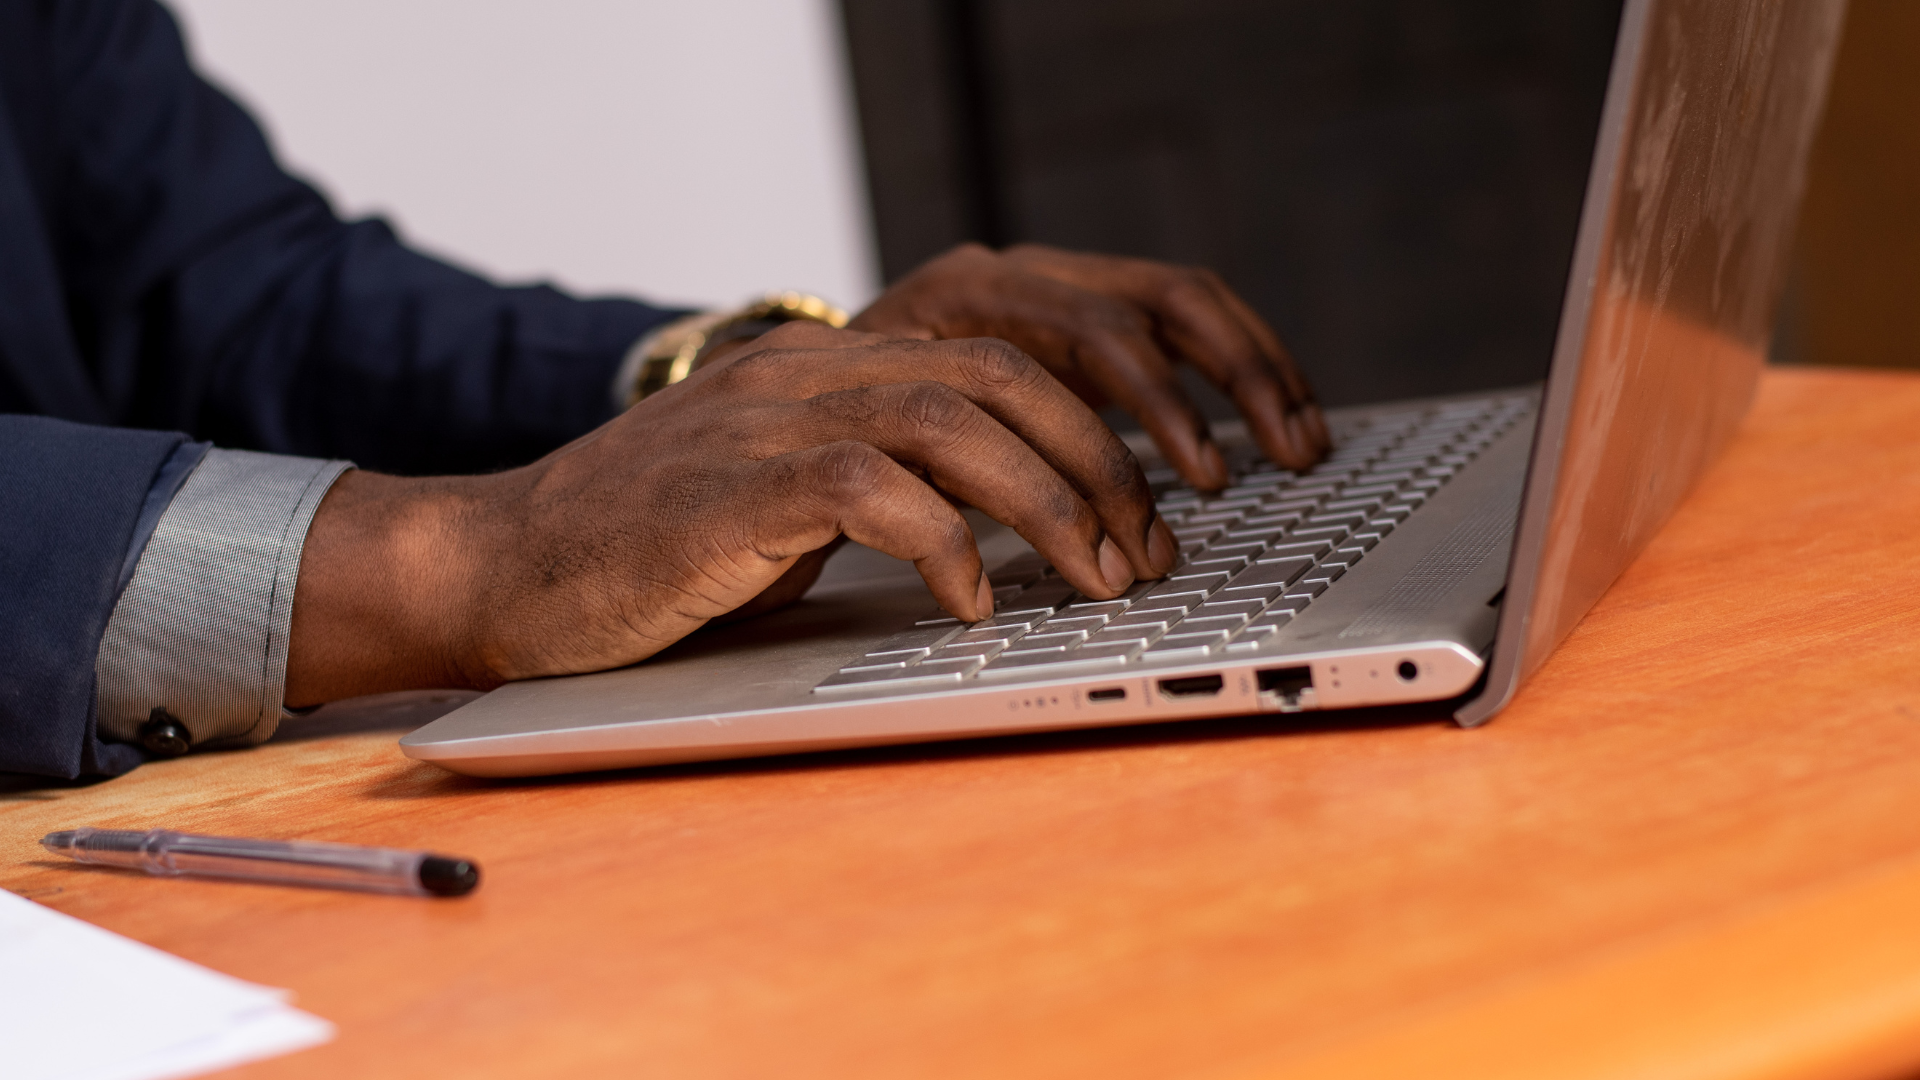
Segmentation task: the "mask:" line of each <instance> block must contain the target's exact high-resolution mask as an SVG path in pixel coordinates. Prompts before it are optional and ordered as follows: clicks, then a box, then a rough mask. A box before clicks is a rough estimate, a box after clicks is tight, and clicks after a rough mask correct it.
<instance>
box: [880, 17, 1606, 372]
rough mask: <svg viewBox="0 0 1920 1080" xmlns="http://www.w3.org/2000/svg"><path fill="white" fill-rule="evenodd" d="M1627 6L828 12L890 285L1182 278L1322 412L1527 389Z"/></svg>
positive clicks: (1541, 365) (1556, 299) (1540, 361)
mask: <svg viewBox="0 0 1920 1080" xmlns="http://www.w3.org/2000/svg"><path fill="white" fill-rule="evenodd" d="M1619 7H1620V4H1619V0H1551V2H1547V0H1472V2H1466V0H1350V2H1345V3H1340V4H1326V3H1322V2H1309V0H1264V2H1258V3H1256V2H1251V0H1187V2H1181V3H1172V2H1167V0H1020V2H1011V0H844V10H845V15H846V23H847V30H848V39H849V42H850V44H851V53H852V57H853V63H854V74H855V83H856V87H857V91H858V98H859V106H860V114H861V123H862V129H863V135H864V138H865V142H866V147H867V155H868V168H869V179H870V184H871V188H872V191H873V199H874V209H875V219H876V224H877V227H878V232H879V240H880V246H881V252H882V263H883V268H884V271H885V273H886V275H887V277H888V278H889V279H891V278H893V277H897V276H898V275H900V274H901V273H904V272H905V271H907V270H908V269H911V268H912V267H913V266H915V265H917V264H918V263H919V262H921V261H923V260H924V259H926V258H928V257H930V256H932V255H934V254H937V253H938V252H940V251H941V250H944V249H945V248H946V247H948V246H951V245H952V244H954V243H957V242H959V241H961V240H967V239H977V240H982V241H985V242H988V243H992V244H996V245H998V244H1006V243H1013V242H1018V241H1040V242H1045V243H1052V244H1060V245H1063V246H1068V247H1075V248H1084V249H1090V250H1099V251H1111V252H1117V253H1123V254H1132V255H1143V256H1150V257H1154V258H1161V259H1169V260H1173V261H1177V262H1187V263H1201V264H1205V265H1209V266H1212V267H1214V268H1216V269H1218V270H1219V271H1220V272H1221V273H1222V274H1224V275H1225V276H1226V278H1227V280H1228V281H1229V282H1230V283H1232V284H1233V285H1234V287H1235V288H1237V289H1238V290H1240V292H1241V293H1242V294H1243V295H1245V296H1246V297H1247V298H1248V300H1249V301H1251V302H1252V303H1253V305H1254V306H1255V307H1256V308H1257V309H1258V310H1260V311H1261V313H1262V314H1264V315H1265V316H1266V317H1267V318H1268V319H1269V320H1271V321H1272V322H1273V323H1274V325H1275V326H1276V327H1277V328H1278V329H1279V330H1280V332H1281V334H1282V336H1284V337H1285V338H1286V339H1287V341H1288V342H1289V344H1290V345H1291V346H1292V347H1293V349H1294V351H1295V353H1296V354H1297V355H1298V357H1299V359H1300V361H1301V363H1302V364H1303V366H1305V367H1306V369H1307V371H1308V374H1309V375H1310V377H1311V378H1312V379H1313V380H1314V383H1315V385H1316V386H1317V387H1318V389H1319V391H1320V394H1321V397H1322V399H1323V400H1325V401H1327V402H1329V403H1331V404H1348V403H1355V402H1362V401H1374V400H1382V399H1388V398H1396V397H1407V396H1414V395H1419V394H1428V393H1437V392H1445V391H1454V390H1467V389H1476V388H1483V387H1492V386H1503V385H1511V384H1514V383H1520V382H1527V381H1531V380H1534V379H1538V378H1540V377H1541V376H1542V375H1543V374H1544V373H1545V370H1546V363H1547V359H1548V356H1549V353H1550V351H1551V348H1552V339H1553V333H1554V328H1555V323H1556V321H1557V318H1558V315H1559V307H1560V302H1561V299H1562V296H1563V293H1564V289H1565V284H1566V282H1565V271H1566V267H1567V263H1568V261H1569V258H1570V256H1571V251H1572V242H1573V234H1574V230H1575V225H1576V219H1577V217H1578V213H1579V207H1580V200H1581V196H1582V194H1583V191H1584V187H1585V181H1586V175H1587V169H1588V165H1589V151H1590V149H1591V147H1592V142H1593V137H1594V132H1595V128H1596V125H1597V122H1598V117H1599V109H1600V103H1601V97H1602V95H1603V93H1604V90H1605V82H1606V72H1607V66H1608V63H1609V61H1610V58H1611V55H1612V48H1613V42H1614V33H1615V28H1616V23H1617V19H1618V15H1619Z"/></svg>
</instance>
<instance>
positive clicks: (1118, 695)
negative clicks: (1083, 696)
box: [1087, 686, 1127, 701]
mask: <svg viewBox="0 0 1920 1080" xmlns="http://www.w3.org/2000/svg"><path fill="white" fill-rule="evenodd" d="M1087 700H1088V701H1125V700H1127V688H1126V687H1124V686H1106V687H1102V688H1100V689H1098V690H1089V691H1087Z"/></svg>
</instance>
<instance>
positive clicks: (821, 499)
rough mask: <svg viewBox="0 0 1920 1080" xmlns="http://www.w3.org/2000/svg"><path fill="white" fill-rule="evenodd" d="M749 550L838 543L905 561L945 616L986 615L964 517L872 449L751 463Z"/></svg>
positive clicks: (788, 554) (852, 447)
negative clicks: (755, 493)
mask: <svg viewBox="0 0 1920 1080" xmlns="http://www.w3.org/2000/svg"><path fill="white" fill-rule="evenodd" d="M757 472H758V474H759V483H758V489H759V498H758V500H757V505H758V506H759V510H758V512H757V513H756V515H755V518H754V521H753V525H752V529H753V543H754V544H755V547H756V548H757V549H758V550H759V552H760V554H761V556H762V557H764V558H767V559H770V560H773V561H776V562H778V561H783V560H786V559H791V558H794V557H796V556H799V555H802V554H804V553H806V552H809V551H813V550H816V549H818V548H821V547H824V546H825V545H827V544H828V543H831V542H832V541H833V539H834V538H835V537H838V536H846V537H847V538H849V539H851V540H854V541H857V542H859V543H862V544H865V545H867V546H868V547H870V548H873V549H874V550H876V551H883V552H885V553H887V554H888V555H892V556H893V557H894V558H897V559H907V560H910V561H911V562H912V563H913V565H914V567H915V568H916V569H918V570H919V571H920V576H921V578H923V579H924V580H925V581H926V583H927V587H928V588H929V589H931V590H932V591H933V596H934V599H935V600H937V601H939V603H940V606H941V607H943V608H945V609H946V610H947V611H948V612H949V613H951V614H952V615H953V616H954V617H955V618H957V619H961V620H963V621H966V622H977V621H979V620H981V619H984V618H987V617H988V616H990V615H992V614H993V586H992V584H991V583H990V582H989V581H988V580H987V575H986V573H985V572H984V571H983V570H982V569H981V565H980V552H979V549H978V548H976V547H975V545H974V542H973V530H972V529H969V528H968V527H967V522H966V519H965V518H962V517H961V516H960V512H959V511H958V510H955V509H954V508H953V506H952V505H950V504H949V503H948V502H947V501H946V500H945V499H943V498H941V497H940V495H939V494H938V493H937V492H935V491H934V490H933V489H932V488H930V487H928V486H927V485H926V484H924V483H922V482H921V481H919V480H917V479H915V478H914V476H913V475H912V474H911V473H909V472H907V470H906V469H905V468H903V467H901V465H900V464H899V463H898V462H896V461H894V460H893V459H892V458H889V457H888V456H887V455H886V454H884V453H881V452H880V451H879V450H878V449H876V448H874V447H872V446H869V445H867V444H866V443H861V442H852V441H846V442H835V443H828V444H826V445H824V446H815V447H810V448H808V449H806V450H799V451H795V452H794V453H791V454H783V455H781V456H779V457H775V458H769V459H767V460H766V461H763V462H760V463H759V467H758V469H757Z"/></svg>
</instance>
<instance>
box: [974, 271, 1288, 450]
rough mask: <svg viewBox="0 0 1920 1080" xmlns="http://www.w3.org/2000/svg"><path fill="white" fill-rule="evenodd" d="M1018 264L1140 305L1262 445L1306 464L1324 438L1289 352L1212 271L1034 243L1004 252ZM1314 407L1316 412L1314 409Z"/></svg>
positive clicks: (1176, 349) (1161, 336)
mask: <svg viewBox="0 0 1920 1080" xmlns="http://www.w3.org/2000/svg"><path fill="white" fill-rule="evenodd" d="M1009 257H1010V258H1011V259H1012V260H1014V261H1015V262H1016V263H1017V264H1018V265H1020V266H1022V267H1025V268H1027V269H1029V270H1030V271H1032V272H1034V273H1037V274H1041V275H1045V276H1050V277H1056V278H1059V279H1060V280H1063V281H1067V282H1070V283H1072V284H1074V285H1076V286H1079V287H1081V288H1085V289H1089V290H1092V291H1095V292H1099V293H1102V294H1106V295H1110V296H1114V297H1118V298H1119V299H1121V300H1124V301H1125V302H1127V303H1129V304H1132V305H1135V306H1136V307H1138V308H1139V309H1140V310H1141V311H1143V312H1145V313H1146V314H1147V315H1148V316H1149V317H1150V318H1151V319H1152V320H1153V323H1154V325H1155V327H1156V328H1157V330H1158V336H1159V337H1160V338H1161V339H1162V340H1163V341H1165V342H1166V344H1167V345H1168V347H1169V348H1170V350H1171V351H1172V352H1173V353H1174V354H1175V355H1177V356H1178V357H1179V358H1181V359H1183V360H1185V361H1186V362H1187V363H1189V364H1192V365H1193V366H1194V367H1195V368H1197V369H1199V370H1200V371H1201V372H1202V373H1203V374H1205V375H1206V376H1207V378H1208V379H1209V380H1211V381H1212V382H1213V384H1214V385H1216V386H1218V387H1220V389H1221V390H1223V391H1224V392H1226V393H1227V395H1228V396H1229V397H1231V398H1233V400H1234V404H1235V405H1236V406H1237V407H1238V409H1239V411H1240V414H1241V415H1242V416H1243V417H1245V418H1246V420H1247V424H1248V428H1249V430H1250V431H1251V432H1252V433H1253V436H1254V439H1255V440H1256V441H1257V442H1258V443H1259V444H1260V448H1261V449H1262V450H1263V451H1264V452H1265V453H1266V454H1267V456H1269V457H1271V458H1273V459H1274V460H1275V461H1278V462H1281V463H1282V464H1285V465H1288V466H1289V467H1292V468H1305V467H1307V466H1309V465H1311V464H1312V463H1313V462H1314V461H1316V460H1318V459H1319V457H1320V455H1321V452H1322V451H1323V450H1324V445H1323V444H1322V443H1321V441H1320V440H1319V438H1318V437H1317V436H1316V429H1323V428H1324V420H1317V421H1309V420H1308V419H1307V417H1306V415H1305V413H1304V410H1305V409H1306V407H1307V406H1308V405H1309V404H1310V403H1311V400H1312V395H1311V393H1310V391H1309V390H1308V389H1307V384H1306V380H1305V379H1303V378H1302V377H1301V376H1300V374H1299V371H1298V369H1297V368H1296V367H1295V366H1294V364H1293V361H1292V357H1291V355H1290V354H1288V353H1287V351H1286V349H1285V348H1284V347H1283V346H1282V345H1281V343H1280V339H1279V336H1278V335H1277V334H1275V333H1273V330H1272V328H1271V327H1269V326H1267V324H1266V322H1265V321H1264V320H1262V319H1261V318H1260V317H1259V316H1258V315H1257V314H1256V313H1254V311H1253V309H1252V308H1250V307H1248V306H1247V305H1246V304H1245V302H1244V301H1241V300H1240V299H1239V297H1237V296H1235V295H1234V294H1233V291H1232V290H1231V289H1229V288H1228V287H1227V285H1226V283H1225V282H1224V281H1221V280H1220V277H1219V275H1217V274H1214V273H1213V272H1212V271H1210V270H1204V269H1197V268H1190V267H1179V266H1169V265H1167V264H1165V263H1158V262H1152V261H1149V260H1145V259H1124V258H1116V257H1110V256H1098V255H1082V254H1076V253H1072V252H1064V251H1058V250H1055V249H1052V248H1044V247H1039V246H1032V247H1022V248H1019V249H1016V250H1015V251H1013V252H1010V253H1009ZM1313 413H1314V414H1316V416H1317V413H1318V409H1317V408H1315V409H1314V410H1313Z"/></svg>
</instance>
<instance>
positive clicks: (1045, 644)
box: [1009, 630, 1087, 652]
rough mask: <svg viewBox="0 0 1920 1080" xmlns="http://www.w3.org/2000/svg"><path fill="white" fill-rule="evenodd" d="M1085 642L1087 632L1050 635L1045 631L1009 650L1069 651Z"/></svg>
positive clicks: (1023, 640)
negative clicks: (1068, 649)
mask: <svg viewBox="0 0 1920 1080" xmlns="http://www.w3.org/2000/svg"><path fill="white" fill-rule="evenodd" d="M1085 640H1087V632H1086V631H1085V630H1069V631H1065V632H1063V633H1058V634H1049V633H1045V632H1044V631H1043V632H1042V633H1038V634H1028V635H1027V636H1026V637H1023V638H1021V639H1020V640H1019V641H1018V642H1016V643H1015V644H1014V645H1012V646H1010V647H1009V648H1010V649H1015V650H1019V651H1021V652H1025V651H1027V650H1030V649H1067V648H1072V647H1073V646H1075V645H1078V644H1080V643H1081V642H1083V641H1085Z"/></svg>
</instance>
